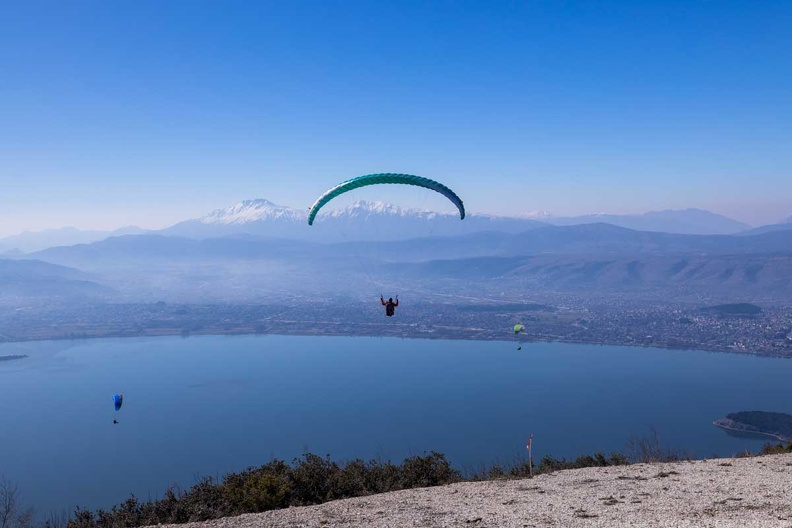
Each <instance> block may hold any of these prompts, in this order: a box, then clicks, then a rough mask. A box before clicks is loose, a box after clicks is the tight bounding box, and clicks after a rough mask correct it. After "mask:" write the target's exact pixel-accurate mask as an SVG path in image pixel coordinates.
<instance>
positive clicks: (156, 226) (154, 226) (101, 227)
mask: <svg viewBox="0 0 792 528" xmlns="http://www.w3.org/2000/svg"><path fill="white" fill-rule="evenodd" d="M262 199H263V200H266V198H251V199H250V200H262ZM244 201H247V200H237V201H236V202H235V203H233V204H227V205H226V206H222V207H216V208H215V209H213V210H211V211H203V212H201V213H197V214H194V215H192V216H187V217H180V218H179V217H175V216H174V217H172V219H168V220H167V221H163V220H161V219H160V220H152V219H150V218H149V219H143V218H141V221H134V220H133V219H130V220H131V222H130V223H126V224H113V223H102V222H100V223H91V222H89V223H88V224H79V225H75V224H68V223H67V224H61V225H58V224H49V225H45V224H41V227H30V228H23V229H17V230H13V231H10V230H7V229H3V228H4V227H9V226H8V224H6V225H3V226H0V238H4V237H9V236H15V235H20V234H23V233H37V232H43V231H57V230H62V229H78V230H80V231H116V230H119V229H124V228H140V229H145V230H152V231H157V230H161V229H166V228H168V227H171V226H173V225H175V224H177V223H179V222H182V221H185V220H194V219H199V218H202V217H204V216H206V215H207V214H209V213H211V212H213V211H217V210H224V209H228V208H230V207H232V206H234V205H236V204H239V203H242V202H244ZM269 201H272V200H269ZM382 201H384V202H386V203H387V200H382ZM273 203H275V202H273ZM276 205H279V206H285V207H290V208H293V209H298V210H302V209H304V208H300V207H294V206H292V205H289V204H282V203H276ZM418 209H420V207H419V208H418ZM685 209H701V210H707V209H703V208H698V207H690V208H688V207H685V208H682V207H675V208H664V209H656V210H651V211H648V210H647V211H635V210H631V209H624V210H621V211H590V212H582V213H579V214H556V213H553V212H552V211H523V212H517V213H513V214H508V213H502V212H497V211H471V212H470V214H485V215H493V216H510V217H524V218H532V219H535V220H538V221H542V218H543V217H545V216H544V215H547V216H546V217H545V218H547V219H549V218H564V217H580V216H590V215H598V214H603V215H641V214H645V213H652V212H662V211H681V210H685ZM707 211H709V212H711V213H714V214H720V215H722V216H725V217H727V218H730V219H732V220H736V221H739V222H742V223H744V224H747V225H748V226H750V227H759V226H762V225H768V224H775V223H778V222H781V221H783V220H786V219H787V218H788V217H789V216H790V215H786V216H782V217H780V218H775V217H772V215H770V214H768V215H766V216H767V217H768V218H774V219H773V220H770V221H767V222H750V221H746V220H743V219H741V218H740V217H739V216H737V215H729V214H724V213H720V212H717V211H712V210H707ZM169 218H170V217H169ZM34 225H35V224H34Z"/></svg>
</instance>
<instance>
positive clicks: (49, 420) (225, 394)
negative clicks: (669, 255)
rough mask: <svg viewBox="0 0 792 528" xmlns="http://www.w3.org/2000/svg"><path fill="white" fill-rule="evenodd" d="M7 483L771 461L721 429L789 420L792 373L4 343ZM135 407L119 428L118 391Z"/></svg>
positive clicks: (67, 489)
mask: <svg viewBox="0 0 792 528" xmlns="http://www.w3.org/2000/svg"><path fill="white" fill-rule="evenodd" d="M11 354H28V355H29V357H28V358H25V359H21V360H14V361H4V362H0V475H5V477H6V478H9V479H12V480H15V481H18V483H19V487H20V490H21V492H22V493H23V495H24V497H23V498H24V500H25V502H26V503H27V504H29V505H34V506H36V507H37V508H38V509H39V510H40V511H44V512H46V511H48V510H50V509H61V508H67V509H69V510H71V509H73V507H74V506H75V505H82V506H87V507H91V508H95V507H110V506H111V505H113V504H115V503H118V502H120V501H122V500H124V499H125V498H127V497H128V496H129V494H130V493H134V494H135V495H137V496H138V497H142V498H148V497H149V496H155V497H156V496H160V495H161V494H162V493H163V492H164V490H165V489H166V487H167V486H168V485H169V484H170V483H174V482H177V483H180V484H181V485H182V486H185V487H187V486H189V485H190V484H192V483H193V481H194V478H195V476H196V475H222V474H224V473H226V472H229V471H234V470H240V469H243V468H245V467H247V466H250V465H259V464H262V463H264V462H266V461H267V460H269V459H270V458H271V457H273V456H274V457H278V458H285V459H287V460H290V459H291V458H293V457H295V456H299V455H300V454H301V453H303V452H304V451H306V450H307V451H311V452H313V453H317V454H322V455H324V454H330V455H331V456H332V458H333V459H336V460H340V459H348V458H354V457H360V458H364V459H368V458H373V457H378V456H379V457H384V458H389V459H391V460H393V461H401V460H402V459H403V458H404V457H405V456H409V455H411V454H421V453H423V452H424V451H430V450H435V451H439V452H442V453H445V454H446V455H447V456H448V458H449V460H450V461H451V463H452V464H453V465H455V466H456V467H459V468H465V467H476V466H478V465H480V464H485V463H486V464H489V463H492V462H497V461H510V460H512V459H513V458H514V457H515V456H523V455H524V452H525V449H524V446H525V442H526V440H527V438H528V434H529V433H533V435H534V460H535V461H536V462H538V460H539V459H540V458H541V457H542V456H543V455H544V454H546V453H549V454H553V455H554V456H557V457H561V456H565V457H574V456H577V455H580V454H588V453H593V452H595V451H598V450H602V451H605V452H611V451H624V450H625V449H626V444H627V441H628V440H629V438H630V437H631V436H633V435H637V436H640V435H646V434H648V433H649V431H650V427H654V428H656V429H657V431H658V432H659V434H660V438H661V441H662V442H663V443H664V444H665V445H666V446H668V447H673V448H681V449H684V450H686V451H688V452H690V453H692V454H693V455H695V456H700V457H704V456H710V455H713V454H718V455H732V454H735V453H738V452H740V451H742V450H744V449H746V448H748V449H758V448H759V447H761V445H762V444H763V443H764V442H765V440H762V439H755V438H753V439H752V438H738V437H732V436H729V435H727V434H726V433H725V432H723V431H722V430H720V429H718V428H716V427H715V426H713V425H712V421H713V420H715V419H717V418H720V417H722V416H724V415H725V414H727V413H729V412H733V411H740V410H766V411H778V412H792V384H790V380H792V361H789V360H782V359H771V358H761V357H748V356H739V355H733V354H716V353H707V352H698V351H669V350H657V349H646V348H628V347H609V346H608V347H606V346H588V345H568V344H528V345H523V349H522V351H519V352H518V351H517V350H516V346H513V345H512V344H511V343H504V342H475V341H430V340H406V339H382V338H363V337H354V338H353V337H296V336H242V337H222V336H207V337H189V338H179V337H165V338H142V339H102V340H87V341H72V342H62V341H61V342H39V343H23V344H8V345H3V346H0V356H2V355H11ZM114 392H122V393H123V394H124V405H123V408H122V409H121V411H120V412H119V413H118V419H119V421H120V423H119V424H118V425H113V423H112V420H113V417H114V415H115V412H114V410H113V402H112V395H113V393H114Z"/></svg>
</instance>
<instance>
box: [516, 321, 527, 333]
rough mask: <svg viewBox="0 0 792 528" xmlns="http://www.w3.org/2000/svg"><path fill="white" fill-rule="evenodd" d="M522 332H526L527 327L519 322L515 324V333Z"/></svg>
mask: <svg viewBox="0 0 792 528" xmlns="http://www.w3.org/2000/svg"><path fill="white" fill-rule="evenodd" d="M520 332H525V327H524V326H523V325H521V324H519V323H518V324H516V325H514V333H515V334H519V333H520Z"/></svg>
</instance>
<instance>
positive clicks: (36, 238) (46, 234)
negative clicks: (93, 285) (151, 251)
mask: <svg viewBox="0 0 792 528" xmlns="http://www.w3.org/2000/svg"><path fill="white" fill-rule="evenodd" d="M145 232H146V230H145V229H141V228H139V227H134V226H128V227H122V228H120V229H114V230H112V231H82V230H80V229H77V228H76V227H62V228H60V229H45V230H43V231H25V232H23V233H20V234H18V235H12V236H9V237H5V238H0V255H11V256H13V255H18V254H20V253H30V252H33V251H39V250H41V249H46V248H48V247H54V246H71V245H73V244H89V243H91V242H96V241H98V240H104V239H105V238H108V237H112V236H120V235H138V234H142V233H145Z"/></svg>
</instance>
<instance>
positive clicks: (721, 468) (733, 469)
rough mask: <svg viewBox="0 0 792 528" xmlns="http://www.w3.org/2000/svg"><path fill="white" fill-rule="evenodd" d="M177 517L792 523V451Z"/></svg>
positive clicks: (236, 524) (394, 522) (359, 522)
mask: <svg viewBox="0 0 792 528" xmlns="http://www.w3.org/2000/svg"><path fill="white" fill-rule="evenodd" d="M170 526H173V527H177V526H178V527H180V528H199V527H200V528H213V527H218V528H219V527H223V528H247V527H253V526H256V527H258V526H261V527H268V528H269V527H271V528H286V527H289V528H291V527H298V526H299V527H302V526H306V527H334V526H339V527H344V528H351V527H361V528H362V527H367V528H378V527H408V526H415V527H435V526H437V527H440V526H443V527H445V526H454V527H457V526H464V527H475V528H481V527H504V528H507V527H531V526H557V527H575V526H581V527H589V526H591V527H593V526H598V527H612V526H657V527H664V528H669V527H705V526H710V527H731V526H734V527H740V528H749V527H761V528H771V527H784V528H792V454H785V455H773V456H765V457H757V458H736V459H714V460H699V461H694V462H676V463H667V464H636V465H632V466H622V467H610V468H586V469H576V470H569V471H559V472H556V473H553V474H549V475H541V476H538V477H535V478H533V479H521V480H499V481H490V482H465V483H460V484H452V485H449V486H439V487H435V488H421V489H414V490H404V491H396V492H392V493H383V494H381V495H372V496H370V497H360V498H356V499H346V500H339V501H333V502H328V503H325V504H321V505H318V506H306V507H302V508H288V509H285V510H275V511H270V512H265V513H259V514H249V515H240V516H239V517H227V518H225V519H218V520H216V521H209V522H205V523H190V524H186V525H185V524H181V525H170Z"/></svg>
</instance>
